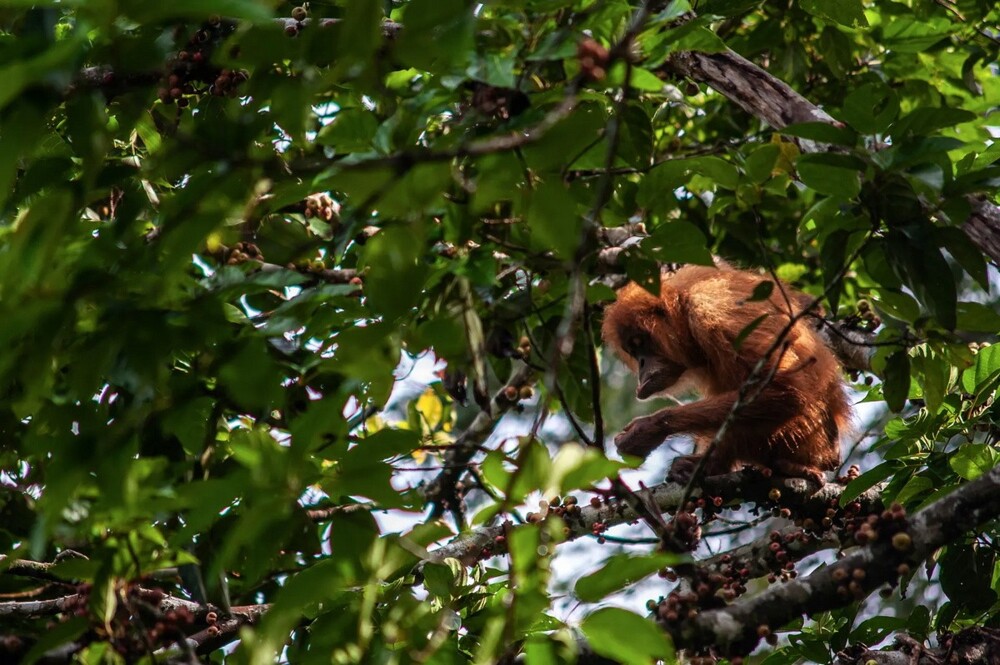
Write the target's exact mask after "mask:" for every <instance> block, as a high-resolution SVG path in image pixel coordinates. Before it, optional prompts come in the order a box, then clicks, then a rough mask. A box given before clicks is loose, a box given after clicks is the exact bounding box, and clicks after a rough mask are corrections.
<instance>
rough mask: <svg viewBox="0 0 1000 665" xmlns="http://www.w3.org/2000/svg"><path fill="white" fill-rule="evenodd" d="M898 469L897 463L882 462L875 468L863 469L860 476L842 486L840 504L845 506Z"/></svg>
mask: <svg viewBox="0 0 1000 665" xmlns="http://www.w3.org/2000/svg"><path fill="white" fill-rule="evenodd" d="M898 470H899V464H898V463H896V462H883V463H882V464H879V465H878V466H876V467H875V468H873V469H869V470H868V471H865V472H864V473H862V474H861V475H860V476H858V477H857V478H855V479H854V480H852V481H851V482H849V483H847V487H845V488H844V491H843V493H841V495H840V505H841V506H846V505H847V504H849V503H850V502H851V501H854V500H855V499H857V498H858V497H859V496H861V495H862V494H864V493H865V492H867V491H868V490H869V489H871V488H872V487H875V485H877V484H879V483H880V482H882V481H883V480H885V479H886V478H889V477H890V476H892V475H893V474H894V473H896V471H898Z"/></svg>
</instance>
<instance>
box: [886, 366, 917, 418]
mask: <svg viewBox="0 0 1000 665" xmlns="http://www.w3.org/2000/svg"><path fill="white" fill-rule="evenodd" d="M909 392H910V356H909V355H907V353H906V351H905V350H902V351H896V352H895V353H893V354H892V355H891V356H889V358H888V359H887V360H886V363H885V376H884V377H883V379H882V395H883V396H884V397H885V402H886V404H887V405H888V407H889V409H890V410H892V411H894V412H897V413H898V412H899V411H902V410H903V407H904V406H905V405H906V398H907V396H908V395H909Z"/></svg>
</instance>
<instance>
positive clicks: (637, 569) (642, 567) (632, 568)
mask: <svg viewBox="0 0 1000 665" xmlns="http://www.w3.org/2000/svg"><path fill="white" fill-rule="evenodd" d="M678 560H679V557H678V556H677V555H675V554H650V555H645V556H636V555H633V554H616V555H614V556H612V557H610V558H609V559H608V560H607V561H606V562H605V563H604V565H603V566H601V568H600V569H599V570H597V571H596V572H593V573H590V574H589V575H585V576H583V577H581V578H579V579H578V580H577V581H576V587H575V589H574V590H575V592H576V595H577V596H579V597H580V600H583V601H584V602H588V603H596V602H599V601H600V600H602V599H603V598H605V597H606V596H608V595H609V594H611V593H614V592H615V591H618V590H619V589H623V588H625V587H626V586H628V585H630V584H634V583H636V582H638V581H639V580H641V579H643V578H644V577H647V576H649V575H652V574H653V573H655V572H657V571H659V570H662V569H663V568H666V567H667V566H671V565H674V564H676V563H677V562H678Z"/></svg>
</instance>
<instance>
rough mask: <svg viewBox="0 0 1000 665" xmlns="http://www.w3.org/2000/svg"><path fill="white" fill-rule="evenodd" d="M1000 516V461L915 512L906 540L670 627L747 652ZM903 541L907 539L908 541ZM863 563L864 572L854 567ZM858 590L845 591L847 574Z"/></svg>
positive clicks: (683, 635) (692, 642)
mask: <svg viewBox="0 0 1000 665" xmlns="http://www.w3.org/2000/svg"><path fill="white" fill-rule="evenodd" d="M997 515H1000V466H997V467H995V468H994V469H993V470H991V471H990V472H989V473H987V474H985V475H983V476H982V477H980V478H978V479H977V480H974V481H971V482H969V483H966V484H965V485H963V486H961V487H959V488H958V489H957V490H955V491H954V492H952V493H951V494H949V495H948V496H946V497H945V498H943V499H940V500H939V501H937V502H935V503H933V504H931V505H930V506H928V507H926V508H924V509H923V510H921V511H920V512H918V513H916V514H915V515H914V516H913V517H912V518H910V520H909V522H908V526H907V528H906V530H905V532H902V533H906V534H907V535H908V537H909V538H908V541H909V542H908V543H907V542H904V541H901V542H896V543H894V542H892V541H893V540H895V539H889V540H888V541H887V540H886V539H884V538H883V539H879V540H877V541H876V542H874V543H873V544H871V545H868V546H865V547H860V548H858V549H857V550H855V551H854V552H852V553H850V554H848V555H847V556H845V557H844V558H843V559H841V560H840V561H838V562H836V563H835V564H833V565H831V566H827V567H825V568H822V569H820V570H818V571H816V572H814V573H813V574H811V575H809V576H807V577H804V578H802V577H800V578H798V579H795V580H790V581H789V582H787V583H785V584H781V585H775V586H772V587H770V588H768V589H766V590H765V591H763V592H762V593H760V594H758V595H756V596H754V597H752V598H747V599H745V600H741V601H737V602H735V603H733V604H732V605H729V606H728V607H725V608H721V609H717V610H710V611H706V612H702V613H700V614H699V615H698V616H697V617H696V618H695V619H694V620H693V621H687V622H684V623H683V624H681V625H680V626H677V627H674V628H669V630H670V632H671V633H672V635H673V637H674V640H675V642H676V644H677V646H678V647H683V648H695V649H697V648H705V647H709V646H718V647H719V649H720V650H721V651H722V652H724V653H747V652H749V651H750V650H752V649H753V648H754V647H755V646H756V644H757V642H758V641H759V640H760V638H761V636H760V630H759V629H760V627H761V626H769V627H771V628H772V629H773V628H778V627H780V626H783V625H785V624H787V623H788V622H790V621H792V620H794V619H797V618H799V617H801V616H802V615H813V614H815V613H817V612H823V611H826V610H830V609H834V608H837V607H842V606H844V605H847V604H848V603H850V602H853V601H854V599H855V598H856V597H859V596H860V597H863V596H865V595H867V594H868V593H871V591H873V590H874V589H876V588H878V587H879V586H881V585H883V584H885V583H891V582H894V581H895V580H896V578H897V577H898V575H899V572H898V566H899V565H900V564H901V563H906V564H908V565H916V564H917V563H919V562H921V561H923V560H925V559H926V558H927V557H929V556H930V555H931V554H933V553H934V551H935V550H937V549H938V548H939V547H941V546H943V545H947V544H948V543H950V542H951V541H953V540H955V539H956V538H958V537H959V536H961V535H962V534H964V533H966V532H968V531H970V530H973V529H975V528H976V527H978V526H979V525H980V524H982V523H984V522H986V521H987V520H990V519H992V518H994V517H996V516H997ZM902 545H905V547H903V546H902ZM855 570H860V571H862V573H861V574H860V575H855V574H853V573H854V571H855ZM845 574H846V579H848V580H853V581H854V582H856V583H857V591H858V593H857V594H852V595H847V596H846V597H845V595H844V594H843V593H842V592H841V591H840V590H839V588H842V587H843V584H842V582H843V581H844V579H845Z"/></svg>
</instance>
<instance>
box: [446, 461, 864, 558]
mask: <svg viewBox="0 0 1000 665" xmlns="http://www.w3.org/2000/svg"><path fill="white" fill-rule="evenodd" d="M775 489H777V490H778V492H779V493H780V501H781V505H783V506H789V507H792V508H793V510H794V511H795V512H796V514H814V515H821V514H823V513H825V511H826V510H827V509H828V508H829V507H830V505H831V504H832V503H836V501H837V500H838V499H839V497H840V495H841V493H843V491H844V487H843V485H838V484H836V483H827V484H826V485H824V486H823V487H821V488H820V489H819V490H818V491H816V492H810V491H809V487H808V484H807V483H806V482H805V481H804V480H802V479H800V478H790V479H789V478H785V479H781V478H764V477H763V476H761V475H760V474H759V473H756V472H754V471H738V472H735V473H727V474H724V475H721V476H710V477H708V478H705V480H704V482H703V483H702V487H701V488H699V489H696V490H695V492H694V493H693V495H692V496H693V497H694V498H697V497H699V496H713V497H715V496H718V497H721V498H722V500H723V502H729V501H733V500H737V499H738V500H740V501H741V502H756V503H758V504H761V505H767V504H768V503H769V502H770V503H773V502H772V501H771V497H773V496H775V495H774V494H773V490H775ZM880 489H881V488H878V487H876V488H873V489H870V490H868V491H867V492H865V493H864V494H862V495H861V496H860V497H858V498H857V501H858V502H859V503H860V504H861V509H862V511H863V512H869V511H871V510H873V509H875V507H877V506H879V505H880V504H879V491H880ZM635 495H636V496H637V497H638V498H639V499H640V501H641V503H642V504H643V505H646V506H650V507H654V506H655V507H656V508H657V509H658V510H659V511H660V512H667V511H673V510H677V508H678V507H679V506H680V504H681V499H682V498H683V495H684V485H679V484H677V483H661V484H659V485H655V486H653V487H650V488H647V489H642V490H638V491H636V492H635ZM561 517H562V519H563V521H564V522H565V523H566V526H567V528H568V529H569V533H568V534H566V539H567V540H576V539H577V538H580V537H582V536H589V535H593V534H594V525H595V524H598V525H599V530H602V529H606V528H610V527H613V526H616V525H618V524H624V523H630V522H635V521H638V520H639V519H641V516H640V515H639V514H638V513H637V512H636V511H635V510H634V508H632V507H631V506H630V505H628V504H627V503H626V502H623V501H612V502H611V503H601V504H600V506H599V507H594V506H592V505H589V504H581V505H580V506H579V508H578V510H574V511H571V512H570V513H569V514H566V513H564V514H563V515H562V516H561ZM510 528H516V527H511V525H509V524H496V525H493V526H488V527H481V528H479V529H476V530H474V531H472V532H471V533H469V534H467V535H464V536H461V537H459V538H457V539H455V540H454V541H452V542H451V543H448V544H447V545H445V546H443V547H441V548H439V549H437V550H434V551H433V552H431V559H432V560H435V561H440V560H442V559H446V558H455V559H459V560H461V561H463V562H465V563H469V564H471V563H473V562H475V561H477V560H479V559H481V558H484V557H486V556H492V555H495V554H502V553H504V551H505V550H504V548H503V547H502V546H499V545H498V544H497V539H498V538H500V537H503V536H505V535H506V533H507V531H508V529H510ZM761 574H766V571H764V572H762V573H761Z"/></svg>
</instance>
